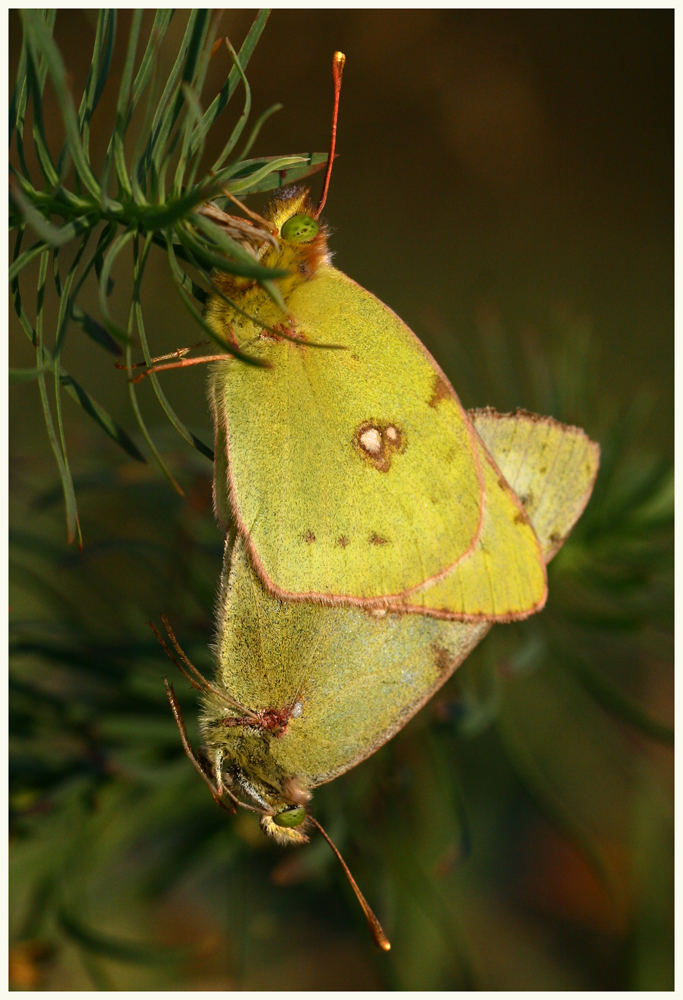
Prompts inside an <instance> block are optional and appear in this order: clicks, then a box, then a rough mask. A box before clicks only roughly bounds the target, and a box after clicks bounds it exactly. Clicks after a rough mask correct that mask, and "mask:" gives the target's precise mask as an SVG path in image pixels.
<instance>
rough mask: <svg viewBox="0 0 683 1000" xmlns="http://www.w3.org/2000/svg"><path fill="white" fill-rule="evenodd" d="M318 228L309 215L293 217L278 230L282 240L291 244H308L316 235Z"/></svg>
mask: <svg viewBox="0 0 683 1000" xmlns="http://www.w3.org/2000/svg"><path fill="white" fill-rule="evenodd" d="M319 229H320V226H319V225H318V223H317V222H316V221H315V219H312V218H311V217H310V215H303V214H299V215H293V216H292V218H291V219H287V221H286V222H285V224H284V226H283V227H282V229H281V230H280V235H281V236H282V238H283V239H284V240H290V241H291V242H292V243H310V242H311V240H314V239H315V238H316V236H317V235H318V230H319Z"/></svg>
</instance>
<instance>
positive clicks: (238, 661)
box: [169, 410, 599, 947]
mask: <svg viewBox="0 0 683 1000" xmlns="http://www.w3.org/2000/svg"><path fill="white" fill-rule="evenodd" d="M470 418H471V420H472V423H473V425H474V427H475V428H476V430H477V432H478V434H479V435H480V437H481V438H482V440H483V441H484V442H485V443H486V446H487V447H488V449H489V450H490V451H491V453H492V454H493V455H494V456H495V458H496V460H497V462H498V464H499V466H500V468H501V469H502V472H503V474H504V475H505V477H506V479H507V481H508V482H509V483H510V485H511V486H512V487H513V488H514V489H515V491H516V492H517V494H518V495H519V496H520V497H521V498H522V503H523V505H524V506H525V508H526V511H527V513H528V515H529V518H530V520H531V523H532V524H533V525H534V527H535V529H536V532H537V534H538V537H539V538H540V543H541V546H542V558H543V559H544V561H549V560H550V559H551V558H552V557H553V555H554V554H555V553H556V552H557V550H558V549H559V548H560V546H561V545H562V544H563V542H564V540H565V539H566V537H567V535H568V533H569V531H570V530H571V528H572V527H573V525H574V523H575V522H576V520H577V519H578V517H579V516H580V514H581V512H582V510H583V509H584V507H585V505H586V503H587V502H588V499H589V497H590V494H591V491H592V488H593V484H594V481H595V477H596V474H597V469H598V463H599V449H598V446H597V445H596V444H594V443H593V442H591V441H590V440H589V439H588V438H587V437H586V435H585V434H584V432H583V431H581V430H579V429H578V428H575V427H566V426H563V425H562V424H559V423H557V422H556V421H554V420H552V419H551V418H542V417H538V416H535V415H534V414H530V413H526V412H521V411H518V412H517V413H514V414H509V415H505V416H503V415H501V414H498V413H496V412H495V411H493V410H481V411H474V412H473V413H471V414H470ZM247 549H248V542H247V540H246V539H245V538H244V536H242V535H240V534H239V533H236V532H234V531H232V532H230V533H229V535H228V538H227V542H226V551H225V562H224V569H223V577H222V582H221V587H220V593H219V600H218V635H217V641H216V644H215V653H216V659H217V670H216V677H215V680H214V682H213V683H209V682H206V681H204V680H203V678H201V675H199V674H198V673H197V672H196V670H195V668H194V667H192V665H191V664H189V661H187V660H186V659H184V663H185V666H186V667H187V668H188V669H189V671H190V679H191V680H192V682H193V683H194V684H195V686H197V687H200V688H201V689H202V691H203V711H202V716H201V734H202V741H203V743H204V747H205V752H206V758H207V762H208V763H207V764H206V765H205V766H204V767H202V766H201V765H200V764H199V763H198V761H197V758H196V757H194V755H193V753H192V750H191V748H190V747H189V744H188V743H187V740H186V737H184V730H183V728H182V720H180V719H179V713H178V709H177V704H176V703H175V700H174V696H173V693H172V691H169V697H170V699H171V704H172V707H173V708H174V712H175V714H176V720H177V721H178V724H179V726H180V728H181V733H182V734H183V737H184V742H185V747H186V750H187V752H188V754H189V755H190V756H191V758H192V759H193V762H194V763H195V766H196V767H197V769H198V770H199V772H200V774H201V775H202V777H203V778H204V780H205V781H207V783H208V784H209V786H210V788H211V790H212V794H213V795H214V798H216V800H217V801H221V800H222V799H223V797H224V796H225V797H230V798H232V799H233V800H235V801H237V802H238V803H239V804H240V805H246V807H247V808H250V809H252V810H254V811H255V812H257V813H259V814H260V816H261V825H262V827H263V829H264V831H265V832H266V833H268V834H270V835H272V836H275V837H276V838H277V839H278V840H279V841H281V842H284V843H304V842H306V841H307V840H308V837H307V834H306V832H305V831H306V826H307V824H308V821H309V820H310V822H312V823H313V824H314V825H315V826H316V827H318V828H319V829H321V828H320V825H319V824H318V823H317V821H315V820H314V819H313V818H312V817H311V816H310V814H309V813H308V810H307V808H306V803H307V802H308V800H309V799H310V794H311V790H312V789H313V788H315V787H316V786H317V785H321V784H323V783H325V782H327V781H331V780H332V779H333V778H335V777H337V776H338V775H340V774H342V773H344V772H345V771H347V770H349V768H351V767H353V766H354V765H355V764H357V763H359V762H360V761H362V760H364V759H365V758H366V757H368V756H369V755H370V754H372V753H373V752H374V751H375V750H377V749H378V748H379V747H380V746H382V745H383V744H384V743H385V742H386V741H387V740H388V739H390V738H391V737H392V736H393V735H394V734H395V733H396V732H397V731H398V730H399V729H401V728H402V726H404V725H405V724H406V722H407V721H408V720H409V719H410V718H411V717H412V716H413V715H414V714H415V712H417V711H418V709H419V708H420V707H421V706H422V705H423V704H424V703H425V702H426V701H427V700H428V699H429V698H430V697H431V696H432V695H433V694H434V692H435V691H436V690H437V689H438V688H439V687H440V686H441V685H442V684H443V683H444V681H445V680H446V679H447V678H448V677H449V676H450V675H451V674H452V672H453V671H454V670H455V669H456V667H458V666H459V664H460V663H461V662H462V661H463V660H464V658H465V657H466V656H467V655H468V653H469V652H470V651H471V650H472V649H473V648H474V646H476V645H477V643H478V642H479V641H480V640H481V639H482V638H483V637H484V636H485V635H486V633H487V631H488V630H489V628H490V627H491V623H490V622H478V623H467V622H457V621H440V620H438V619H437V618H434V617H430V616H425V615H409V614H403V613H395V612H394V611H393V610H389V611H387V612H386V613H379V614H378V613H376V612H372V611H370V612H369V611H367V610H364V609H361V608H358V607H323V606H321V605H320V604H314V603H304V602H294V603H292V602H288V601H283V600H281V599H280V598H279V597H277V596H275V595H273V594H271V593H269V592H268V591H267V590H265V589H264V588H263V586H262V584H261V581H260V579H259V577H258V576H257V575H256V573H255V571H254V569H253V567H252V565H251V560H250V558H249V556H248V553H247ZM169 635H170V636H171V639H172V641H173V642H174V643H175V638H174V637H173V635H172V633H171V632H170V630H169ZM176 650H177V651H178V652H179V653H180V655H181V656H183V654H182V653H181V652H180V650H179V649H178V647H177V646H176ZM181 669H183V672H184V673H186V674H187V670H186V669H184V668H183V667H182V665H181ZM321 832H323V834H324V831H322V829H321ZM324 835H325V836H326V834H324ZM335 851H336V848H335ZM336 853H337V856H338V857H339V854H338V852H336ZM342 863H343V862H342ZM345 870H347V869H345ZM347 874H348V870H347ZM349 877H350V875H349ZM352 885H353V886H354V890H355V891H356V893H357V895H358V897H359V899H360V901H361V905H362V906H363V909H364V911H365V913H366V917H367V918H368V920H369V922H370V924H371V927H372V929H373V933H374V934H375V938H376V940H377V941H378V943H379V944H380V945H381V946H382V947H387V946H388V942H386V938H385V937H384V936H383V932H382V931H381V927H380V928H379V930H378V927H379V925H378V924H377V922H376V918H375V917H374V914H372V911H371V910H370V909H369V907H368V906H367V903H366V902H365V900H364V899H363V897H362V895H361V894H360V890H358V888H357V886H356V885H355V883H353V882H352ZM383 942H386V943H383Z"/></svg>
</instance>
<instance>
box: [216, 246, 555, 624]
mask: <svg viewBox="0 0 683 1000" xmlns="http://www.w3.org/2000/svg"><path fill="white" fill-rule="evenodd" d="M288 308H289V310H290V313H291V315H292V317H293V323H292V325H291V326H290V328H289V333H290V334H293V335H295V336H296V337H297V338H299V339H300V341H302V342H299V343H294V342H292V341H291V340H288V339H285V338H283V337H277V335H275V336H274V335H273V333H272V332H269V331H266V330H263V331H258V330H255V331H254V334H253V338H252V341H251V343H248V344H245V342H244V340H241V341H240V342H241V345H242V346H243V347H245V348H246V349H247V350H249V351H250V352H251V353H252V354H255V355H256V356H258V357H260V358H261V360H263V361H265V362H266V363H267V364H268V365H270V367H268V368H256V367H250V366H246V365H244V364H241V363H239V362H234V361H230V360H226V361H225V362H221V363H219V364H218V365H217V366H216V368H215V370H214V373H213V376H212V383H211V397H212V406H213V410H214V415H215V422H216V435H217V438H216V441H217V452H216V454H217V461H216V486H215V494H216V505H217V509H218V512H219V516H222V517H223V519H225V520H227V519H229V517H230V514H232V515H233V516H234V519H235V521H236V522H237V525H238V527H239V528H240V530H241V532H242V533H243V535H244V536H245V538H246V539H247V545H248V548H249V551H250V554H251V558H252V561H253V564H254V566H255V567H256V569H257V571H258V573H259V575H260V577H261V579H262V581H263V583H264V585H265V586H266V587H267V588H268V589H270V590H271V591H272V592H274V593H276V594H278V595H280V596H283V597H286V598H288V599H290V600H294V599H307V600H316V601H320V602H322V603H345V604H361V605H365V606H373V605H375V606H377V605H380V604H382V603H386V602H387V601H391V600H392V599H397V600H400V601H401V602H402V606H404V607H406V608H409V609H410V610H414V611H425V612H427V613H434V612H436V613H438V614H441V615H443V616H445V617H454V618H466V619H468V618H486V619H487V620H509V619H510V618H514V617H524V616H525V615H527V614H530V613H531V612H533V611H535V610H537V609H538V608H539V607H541V606H542V604H543V602H544V600H545V593H546V583H545V570H544V563H543V559H542V557H541V553H540V549H539V545H538V540H537V538H536V536H535V533H534V531H533V529H532V528H531V526H530V524H529V522H528V519H527V517H526V515H525V513H524V511H523V510H522V507H521V505H520V504H519V502H518V500H517V498H516V497H515V495H514V493H513V492H512V490H511V489H510V488H509V487H508V485H507V483H506V482H505V480H504V479H503V477H502V476H501V475H500V472H499V471H498V469H497V468H496V467H495V465H494V464H493V463H492V461H491V459H490V456H489V455H488V453H487V451H486V448H485V447H484V446H483V444H482V442H481V440H480V438H479V437H478V435H477V434H476V431H475V430H474V428H473V427H472V424H471V422H470V420H469V419H468V418H467V416H466V414H465V412H464V410H463V408H462V406H461V404H460V402H459V400H458V398H457V396H456V395H455V392H454V391H453V389H452V387H451V386H450V384H449V382H448V380H447V379H446V377H445V376H444V374H443V373H442V372H441V370H440V369H439V367H438V366H437V364H436V362H435V361H434V360H433V358H432V357H431V356H430V355H429V353H428V352H427V350H426V349H425V348H424V347H423V345H422V344H421V343H420V341H419V340H418V339H417V338H416V337H415V335H414V334H413V333H412V332H411V331H410V330H409V328H408V327H407V326H406V325H405V324H404V323H403V322H402V321H401V320H400V319H399V318H398V317H397V316H396V315H395V314H394V313H393V312H392V311H391V310H390V309H388V308H387V307H386V306H385V305H384V304H383V303H381V302H380V301H379V300H378V299H377V298H375V297H374V296H373V295H371V294H370V293H369V292H367V291H365V290H364V289H362V288H361V287H360V286H358V285H357V284H356V283H355V282H353V281H352V280H351V279H350V278H347V277H346V276H345V275H343V274H342V273H341V272H339V271H337V270H336V269H335V268H332V267H330V266H329V265H326V264H323V265H321V266H320V267H319V268H318V270H317V272H316V274H315V275H314V277H312V278H311V279H310V280H308V281H305V282H303V283H301V284H300V285H299V286H298V287H296V288H295V289H294V291H293V292H292V293H291V295H290V297H289V299H288ZM312 341H313V342H316V343H320V342H323V343H327V344H336V345H340V346H341V348H342V349H340V350H325V349H320V348H318V347H312V346H307V342H312ZM446 576H448V578H449V580H450V583H449V585H448V587H447V588H446V590H445V591H444V590H443V589H439V591H438V593H437V595H436V598H435V599H434V600H430V599H425V597H424V590H425V588H429V586H430V585H431V584H435V583H436V582H437V581H440V580H442V579H443V578H444V577H446ZM501 581H503V583H501ZM414 593H415V594H416V596H415V597H414V599H413V598H412V595H413V594H414ZM408 595H411V596H410V598H409V597H408Z"/></svg>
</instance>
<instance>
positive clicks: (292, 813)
mask: <svg viewBox="0 0 683 1000" xmlns="http://www.w3.org/2000/svg"><path fill="white" fill-rule="evenodd" d="M289 221H290V222H291V221H292V220H291V219H290V220H289ZM305 819H306V810H305V809H304V807H303V806H290V807H289V809H283V810H282V812H279V813H276V814H275V815H274V816H273V823H277V825H278V826H301V824H302V823H303V821H304V820H305Z"/></svg>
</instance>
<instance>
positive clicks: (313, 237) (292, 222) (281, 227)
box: [262, 185, 328, 294]
mask: <svg viewBox="0 0 683 1000" xmlns="http://www.w3.org/2000/svg"><path fill="white" fill-rule="evenodd" d="M265 217H266V219H267V220H268V222H270V223H271V224H272V225H273V227H274V228H275V229H276V230H277V236H276V239H277V241H278V249H277V250H276V249H274V248H269V249H268V251H267V252H266V255H265V256H264V258H263V260H262V263H264V264H266V265H267V266H268V267H277V268H282V269H283V270H287V271H289V272H290V275H291V277H290V278H285V279H281V280H280V281H279V282H278V284H279V285H280V287H281V288H282V290H283V292H285V294H286V290H287V289H286V288H283V287H282V286H283V285H285V286H286V285H289V284H292V285H293V286H294V285H297V284H300V283H301V281H302V280H303V281H305V280H307V279H308V278H311V277H312V276H313V275H314V274H315V272H316V271H317V269H318V267H319V266H320V264H321V263H323V261H326V260H327V259H328V251H327V227H326V226H325V225H324V223H322V222H321V221H320V220H319V219H318V218H316V209H315V206H314V205H313V202H312V201H311V198H310V194H309V191H308V188H305V187H302V186H301V185H295V186H293V187H288V188H283V189H282V190H281V191H279V192H277V194H276V195H275V196H274V197H273V199H272V200H271V202H270V204H269V206H268V208H267V209H266V212H265Z"/></svg>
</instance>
